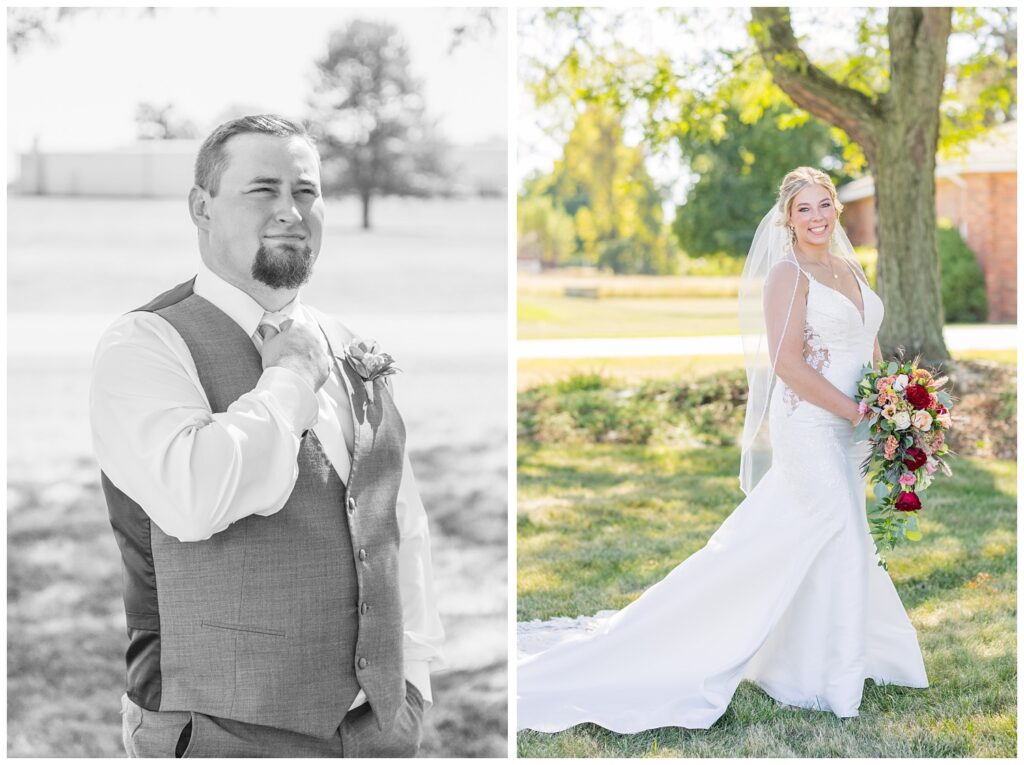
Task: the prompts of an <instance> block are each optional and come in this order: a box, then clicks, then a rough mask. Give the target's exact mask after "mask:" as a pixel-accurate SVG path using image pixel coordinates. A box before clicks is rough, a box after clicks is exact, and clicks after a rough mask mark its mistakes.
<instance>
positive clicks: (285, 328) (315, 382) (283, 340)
mask: <svg viewBox="0 0 1024 765" xmlns="http://www.w3.org/2000/svg"><path fill="white" fill-rule="evenodd" d="M266 332H267V334H266V337H264V339H263V350H262V351H260V355H261V356H262V357H263V368H264V369H266V368H267V367H284V368H285V369H290V370H292V371H293V372H295V373H296V374H297V375H299V376H300V377H301V378H302V379H303V380H305V381H306V382H308V383H309V384H310V385H311V386H312V387H313V392H314V393H315V392H316V391H318V390H320V386H321V385H323V384H324V382H326V380H327V374H328V367H327V354H326V353H324V350H323V346H321V344H320V338H319V337H317V335H316V333H315V332H313V331H312V330H311V329H308V328H306V327H304V326H302V325H299V324H295V323H294V322H292V321H286V322H284V324H282V325H281V331H280V332H275V330H274V329H273V327H268V328H267V330H266Z"/></svg>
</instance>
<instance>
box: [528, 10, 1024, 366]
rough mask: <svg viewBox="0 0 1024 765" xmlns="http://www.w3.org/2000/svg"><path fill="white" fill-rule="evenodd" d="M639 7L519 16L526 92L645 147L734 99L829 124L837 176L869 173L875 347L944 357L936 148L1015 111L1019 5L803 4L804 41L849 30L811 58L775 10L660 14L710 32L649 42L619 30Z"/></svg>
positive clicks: (752, 109)
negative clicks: (526, 46)
mask: <svg viewBox="0 0 1024 765" xmlns="http://www.w3.org/2000/svg"><path fill="white" fill-rule="evenodd" d="M636 12H637V11H635V10H632V11H608V10H604V9H594V8H570V9H548V10H544V11H540V12H536V13H534V14H533V16H532V17H530V16H528V17H527V18H526V19H525V20H524V22H522V23H523V26H524V28H525V27H528V26H529V25H530V24H533V25H534V26H535V27H536V26H544V25H546V26H547V27H548V29H549V30H550V31H551V32H552V34H551V37H550V38H549V40H550V45H548V48H549V50H544V49H543V48H539V50H540V51H542V52H541V53H540V54H538V55H537V56H536V58H538V59H540V60H537V61H533V62H527V64H528V66H527V67H526V71H527V74H526V78H527V80H528V82H529V83H530V86H531V90H532V92H533V95H534V97H535V100H536V101H537V103H538V104H540V105H548V106H550V105H552V104H556V103H559V102H569V103H573V104H578V103H580V102H584V103H590V102H601V103H609V104H614V105H615V106H616V108H618V109H619V110H620V113H625V112H626V110H627V109H628V110H629V111H630V113H631V115H632V118H633V119H634V120H635V121H636V122H637V123H640V124H642V125H643V127H644V129H645V134H646V137H647V140H648V142H649V144H650V145H651V146H653V147H658V146H659V145H667V144H669V143H672V142H674V141H675V140H676V139H677V138H678V137H679V136H681V135H687V134H691V135H692V136H693V140H709V141H710V140H712V139H714V138H716V137H721V136H722V135H724V133H725V132H726V130H727V127H728V126H727V125H726V123H725V119H724V116H723V114H724V111H725V110H726V109H727V108H728V107H729V106H730V105H736V104H741V108H740V111H741V115H742V122H744V123H747V124H749V123H750V122H752V121H754V120H755V119H757V118H758V112H763V111H764V110H765V109H768V108H770V107H771V106H773V105H775V104H779V103H782V104H785V105H786V106H788V107H789V108H790V109H792V108H793V107H794V105H795V106H796V107H797V109H796V110H795V112H796V114H797V115H799V114H800V113H803V114H804V115H806V114H808V113H809V114H813V115H815V116H817V117H819V118H820V119H822V120H823V121H825V122H827V123H829V124H830V125H832V126H833V132H832V134H833V136H835V137H836V138H837V139H838V140H839V141H840V142H841V143H842V145H843V157H844V160H845V164H846V169H847V171H848V172H851V173H853V172H857V171H861V170H863V169H865V168H868V167H869V168H870V169H871V170H872V172H873V173H874V176H875V184H876V190H877V193H876V196H875V200H876V209H877V220H878V239H879V244H880V265H879V287H880V292H881V294H882V296H883V298H885V299H886V305H887V311H886V322H885V324H884V325H883V327H882V333H881V341H882V343H883V345H884V346H885V350H886V351H887V352H891V351H892V350H893V346H894V345H895V344H897V343H899V344H902V345H904V346H906V348H907V350H908V351H909V352H910V353H921V354H922V355H923V356H924V357H925V358H926V359H929V360H932V361H938V360H942V359H945V358H948V352H947V350H946V348H945V345H944V342H943V339H942V326H943V310H942V297H941V291H940V286H939V279H938V254H937V247H936V233H935V211H934V204H935V199H934V194H935V184H934V167H935V154H936V151H937V150H938V151H944V152H953V151H955V150H956V149H957V147H962V146H963V145H964V144H965V143H966V141H967V140H968V139H970V138H973V137H977V136H979V135H980V134H982V133H983V132H984V131H985V130H986V129H987V128H988V127H990V126H991V125H993V124H997V123H998V122H1000V121H1004V120H1006V119H1012V118H1014V116H1015V110H1016V11H1015V10H1014V9H1012V8H958V9H956V11H955V13H954V14H952V16H951V12H950V9H948V8H947V9H938V8H927V9H921V8H892V9H888V10H886V9H879V8H866V9H851V12H850V13H849V14H844V15H843V16H842V17H839V18H837V17H835V15H834V13H833V12H832V11H813V10H809V9H803V10H801V11H800V13H801V14H803V16H805V17H808V16H809V17H811V20H812V21H813V24H812V25H811V28H813V29H814V30H815V32H816V40H814V41H812V42H818V43H820V42H821V41H822V40H823V39H824V38H825V37H826V36H827V35H833V36H834V35H835V34H836V26H837V25H839V26H842V27H844V28H845V29H846V30H849V31H848V32H847V33H846V34H845V35H844V38H843V45H842V46H837V47H831V46H830V47H829V48H828V51H829V52H828V53H826V54H824V56H823V59H822V60H820V61H818V62H817V63H812V62H811V60H810V57H809V55H808V54H807V52H806V50H805V49H804V48H803V47H801V46H802V45H803V44H804V41H801V40H798V39H797V37H796V35H795V33H794V31H793V27H792V24H791V21H790V13H789V10H788V9H785V8H755V9H753V10H752V11H746V10H733V11H728V10H723V9H684V10H680V9H671V8H669V9H661V10H659V11H658V12H657V13H658V14H659V18H658V20H657V23H659V24H661V25H662V26H664V25H667V24H672V25H673V26H674V28H676V29H678V30H679V37H680V39H692V40H710V41H716V42H711V43H709V44H706V45H697V46H694V47H693V48H687V47H685V46H684V47H683V48H678V49H672V50H671V51H654V52H652V51H651V49H650V46H648V47H646V48H641V47H639V46H636V45H634V46H633V47H630V45H629V43H627V42H624V41H623V40H624V35H622V34H618V33H617V32H616V29H617V28H619V27H621V26H623V22H624V19H625V18H626V17H627V16H628V15H629V14H633V13H636ZM726 26H727V27H728V28H729V30H731V32H730V33H726V32H727V30H726V29H724V28H723V27H726ZM741 30H745V32H746V41H743V42H738V43H736V44H733V43H732V42H731V41H732V40H733V39H740V40H742V37H741V35H739V34H732V32H740V31H741ZM950 34H959V35H961V40H962V42H963V43H964V44H963V45H961V46H960V49H959V50H960V52H959V54H958V55H959V58H958V59H957V61H956V62H954V63H948V62H947V60H946V43H947V39H948V38H949V36H950ZM717 41H722V42H721V43H718V42H717ZM726 41H730V42H726ZM564 46H568V50H565V47H564ZM730 46H731V47H730ZM819 47H820V46H819ZM551 49H554V50H551ZM556 51H557V52H556ZM561 51H565V52H564V55H563V56H562V57H561V58H560V59H559V58H558V52H561ZM946 81H948V82H949V87H947V88H945V89H944V87H943V86H944V84H946ZM777 180H778V179H776V182H777ZM883 189H884V190H883ZM755 224H756V220H753V221H751V223H750V225H751V227H752V228H753V227H754V225H755Z"/></svg>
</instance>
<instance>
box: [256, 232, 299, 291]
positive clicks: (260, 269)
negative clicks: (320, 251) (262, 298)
mask: <svg viewBox="0 0 1024 765" xmlns="http://www.w3.org/2000/svg"><path fill="white" fill-rule="evenodd" d="M312 273H313V251H312V250H311V249H310V248H309V245H305V244H304V245H302V246H301V247H300V246H296V245H294V244H287V243H281V244H278V245H277V246H276V247H275V248H274V249H273V250H272V249H269V248H268V247H267V246H266V245H263V244H261V245H260V248H259V249H258V250H257V251H256V259H255V260H253V262H252V278H253V279H255V280H256V281H258V282H262V283H263V284H266V285H267V286H268V287H272V288H273V289H276V290H277V289H295V288H296V287H301V286H302V285H303V284H305V283H306V282H307V281H309V277H310V275H311V274H312Z"/></svg>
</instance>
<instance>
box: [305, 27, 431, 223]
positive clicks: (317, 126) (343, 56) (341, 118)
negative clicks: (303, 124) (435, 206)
mask: <svg viewBox="0 0 1024 765" xmlns="http://www.w3.org/2000/svg"><path fill="white" fill-rule="evenodd" d="M316 67H317V82H316V84H315V86H314V91H313V94H312V96H311V97H310V100H309V105H310V120H311V123H312V125H311V130H312V131H313V132H314V134H315V135H316V137H317V139H318V143H319V147H320V155H321V159H322V165H323V183H324V190H325V192H328V193H340V194H355V195H357V196H358V197H359V200H360V202H361V203H362V225H363V228H364V229H368V228H370V204H371V201H372V199H373V197H374V196H376V195H379V194H404V195H413V196H424V195H426V194H428V193H431V192H432V191H436V190H437V188H438V184H439V181H441V180H442V179H443V178H444V177H445V175H446V172H445V151H446V145H445V143H444V141H443V140H442V139H441V137H440V136H439V135H438V133H437V131H436V128H435V126H434V125H433V124H432V123H431V122H430V121H429V120H428V119H427V116H426V107H425V104H424V101H423V96H422V94H421V92H420V91H421V86H420V83H419V81H418V80H416V79H415V78H414V77H413V76H412V73H411V72H410V70H409V50H408V47H407V46H406V43H405V41H404V40H403V39H402V36H401V35H400V34H399V32H398V30H397V28H396V27H394V26H393V25H391V24H385V23H378V22H372V21H363V20H356V21H353V22H352V23H351V24H349V25H348V26H347V27H345V28H344V29H341V30H338V31H335V32H334V33H333V34H331V37H330V41H329V43H328V45H327V53H326V55H325V56H324V57H323V58H321V59H318V60H317V61H316Z"/></svg>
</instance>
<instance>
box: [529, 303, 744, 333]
mask: <svg viewBox="0 0 1024 765" xmlns="http://www.w3.org/2000/svg"><path fill="white" fill-rule="evenodd" d="M517 321H518V326H519V329H518V337H519V338H521V339H532V338H538V339H540V338H543V339H548V338H569V337H674V336H691V335H737V334H739V331H740V325H739V319H738V318H737V315H736V298H735V297H689V296H688V297H601V298H597V299H594V298H579V297H564V296H562V295H520V297H519V300H518V304H517Z"/></svg>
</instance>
